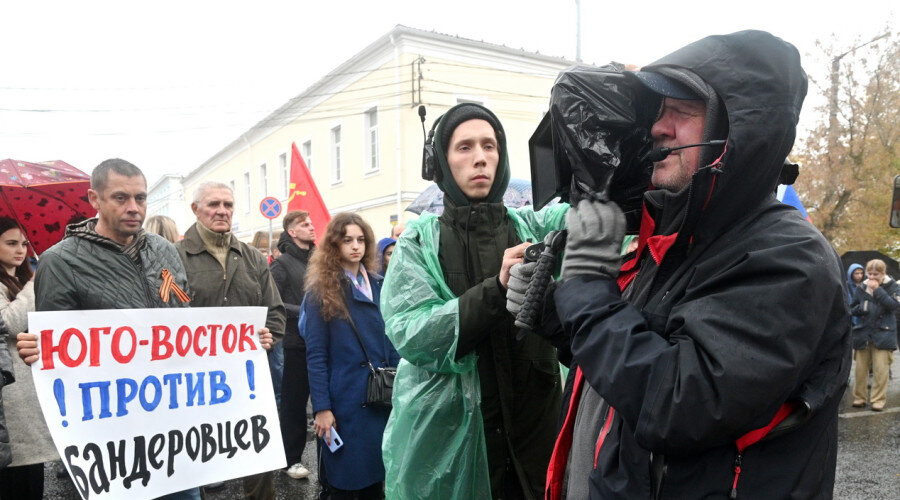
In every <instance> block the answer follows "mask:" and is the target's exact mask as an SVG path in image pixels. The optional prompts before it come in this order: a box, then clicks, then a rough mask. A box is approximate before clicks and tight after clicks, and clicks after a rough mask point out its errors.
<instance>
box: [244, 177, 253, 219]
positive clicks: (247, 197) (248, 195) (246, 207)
mask: <svg viewBox="0 0 900 500" xmlns="http://www.w3.org/2000/svg"><path fill="white" fill-rule="evenodd" d="M251 193H252V191H251V190H250V172H244V200H245V201H244V211H245V212H247V213H248V214H249V213H250V204H251V202H250V198H251V196H252V195H251Z"/></svg>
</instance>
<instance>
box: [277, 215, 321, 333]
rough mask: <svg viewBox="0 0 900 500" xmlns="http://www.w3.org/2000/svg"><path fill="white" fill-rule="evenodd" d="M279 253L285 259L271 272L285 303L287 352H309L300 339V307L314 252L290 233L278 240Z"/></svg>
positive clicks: (281, 259) (284, 233)
mask: <svg viewBox="0 0 900 500" xmlns="http://www.w3.org/2000/svg"><path fill="white" fill-rule="evenodd" d="M278 250H280V251H281V255H280V256H279V257H278V258H277V259H275V261H274V262H272V265H271V266H270V270H271V271H272V279H273V280H275V286H276V287H278V292H279V293H280V294H281V301H282V302H284V311H285V314H286V316H287V323H286V324H285V327H284V341H283V342H284V348H285V349H302V350H306V342H305V341H304V340H303V337H301V336H300V329H299V328H298V327H297V323H298V322H299V321H300V304H302V303H303V293H304V280H305V279H306V267H307V265H308V264H309V257H310V256H311V255H312V252H313V248H310V249H309V250H304V249H302V248H300V247H299V246H297V244H296V243H294V240H293V239H292V238H291V235H289V234H288V233H287V231H285V232H283V233H281V237H280V238H278Z"/></svg>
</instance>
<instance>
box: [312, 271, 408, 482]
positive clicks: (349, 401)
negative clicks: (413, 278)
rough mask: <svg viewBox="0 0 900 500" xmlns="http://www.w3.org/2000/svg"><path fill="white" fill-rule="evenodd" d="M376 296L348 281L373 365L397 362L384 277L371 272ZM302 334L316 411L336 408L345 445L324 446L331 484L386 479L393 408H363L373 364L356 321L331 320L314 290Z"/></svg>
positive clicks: (350, 305)
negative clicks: (384, 444) (384, 453)
mask: <svg viewBox="0 0 900 500" xmlns="http://www.w3.org/2000/svg"><path fill="white" fill-rule="evenodd" d="M369 281H370V283H371V285H372V297H373V299H374V300H369V299H368V298H367V297H366V296H365V295H364V294H363V293H362V292H360V291H359V290H357V289H356V287H354V286H351V285H350V283H349V282H347V283H345V285H344V290H345V296H344V300H345V302H346V304H347V309H348V310H349V311H350V316H351V317H352V318H353V321H354V323H355V324H356V328H357V330H358V331H359V335H360V336H361V337H362V341H363V343H364V344H365V346H366V351H367V352H368V354H369V359H371V361H372V364H373V365H375V366H376V367H380V366H397V363H399V362H400V355H399V354H397V351H396V350H395V349H394V347H393V345H391V342H390V341H389V340H388V338H387V336H385V334H384V320H383V319H382V317H381V310H380V309H379V306H378V304H379V300H380V298H381V284H382V279H381V277H380V276H378V275H376V274H374V273H370V274H369ZM299 327H300V332H301V334H302V335H303V336H304V337H305V338H306V360H307V365H308V368H309V389H310V396H311V397H312V406H313V412H314V413H315V412H319V411H322V410H331V411H332V413H334V418H335V422H336V425H335V427H336V428H337V431H338V434H339V435H340V436H341V438H342V439H343V441H344V446H343V447H341V448H340V449H338V450H337V452H335V453H332V452H331V451H330V450H328V449H327V448H325V449H323V452H322V461H323V463H324V465H325V472H326V474H327V477H328V483H329V484H331V485H332V486H334V487H336V488H339V489H342V490H358V489H362V488H365V487H366V486H369V485H371V484H374V483H377V482H379V481H384V464H383V463H382V461H381V438H382V435H383V434H384V427H385V424H387V419H388V415H389V414H390V410H389V409H385V408H375V407H368V406H367V407H363V406H362V404H363V402H364V401H365V398H366V384H367V382H368V378H369V368H368V365H367V364H366V357H365V355H364V354H363V350H362V348H361V347H360V345H359V342H358V341H357V340H356V336H355V335H354V333H353V330H352V329H351V328H350V323H348V322H347V320H344V319H332V320H331V321H325V320H324V319H323V318H322V314H321V305H320V304H319V303H317V301H316V300H315V298H314V297H313V296H311V294H310V293H307V294H306V297H305V298H304V300H303V305H302V306H301V313H300V323H299Z"/></svg>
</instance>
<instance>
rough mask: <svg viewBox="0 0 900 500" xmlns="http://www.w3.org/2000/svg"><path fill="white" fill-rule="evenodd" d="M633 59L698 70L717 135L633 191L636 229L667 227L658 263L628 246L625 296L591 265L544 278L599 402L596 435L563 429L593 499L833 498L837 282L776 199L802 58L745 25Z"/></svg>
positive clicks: (815, 239) (838, 274)
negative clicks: (638, 206)
mask: <svg viewBox="0 0 900 500" xmlns="http://www.w3.org/2000/svg"><path fill="white" fill-rule="evenodd" d="M643 71H655V72H661V73H664V74H667V75H671V72H672V71H675V72H676V73H677V72H681V73H682V74H692V75H695V76H696V77H699V79H701V80H702V81H703V82H705V83H706V84H708V85H709V86H710V87H711V88H712V89H713V90H714V91H715V93H716V94H718V96H719V98H721V103H722V104H724V107H725V110H726V111H727V127H728V135H727V138H728V142H727V147H726V149H725V152H724V154H723V155H722V156H721V157H720V158H719V159H718V162H716V163H717V164H716V165H715V166H714V168H710V167H707V168H700V169H699V171H698V172H697V173H696V174H695V175H694V176H693V178H692V181H691V183H690V185H689V186H688V187H687V188H686V189H687V191H683V192H682V193H680V194H679V195H677V196H670V197H669V198H670V199H668V200H662V202H660V200H661V199H662V198H664V197H660V196H659V195H654V194H653V193H660V192H659V191H655V192H653V191H651V192H648V193H647V195H646V197H645V200H646V202H645V206H646V207H647V208H648V211H649V214H651V215H645V217H644V220H643V221H642V225H646V224H648V223H649V221H648V218H649V217H651V216H652V215H655V216H656V218H657V220H656V221H655V222H660V224H659V226H660V227H662V226H669V227H670V228H672V229H674V230H675V231H676V232H673V233H672V234H676V236H672V238H673V240H674V241H673V242H672V246H671V247H670V248H669V249H668V251H667V252H665V254H664V256H663V257H662V258H661V261H660V262H659V263H658V265H657V264H656V263H655V262H654V261H652V260H651V259H652V255H650V254H651V252H649V251H645V252H643V254H641V255H639V256H637V257H636V258H637V259H639V260H638V261H637V262H638V263H639V264H640V265H639V269H640V271H639V272H638V273H637V275H636V277H634V278H633V281H632V282H631V284H630V285H629V287H630V289H626V291H625V295H626V296H627V297H628V300H626V299H624V298H623V297H622V293H621V292H620V287H619V286H618V284H617V283H616V281H613V280H610V279H604V278H595V277H581V276H578V277H575V278H572V279H569V280H566V281H565V282H563V283H561V284H560V285H559V287H558V288H557V290H556V292H555V296H554V298H555V306H556V309H557V313H558V314H559V317H560V318H561V319H562V323H563V328H564V330H565V332H566V334H568V335H569V336H570V337H571V342H572V344H571V347H572V352H573V354H574V359H575V362H576V363H577V364H578V365H579V366H580V367H581V371H582V373H583V375H584V380H585V381H586V382H588V383H589V384H590V385H591V387H593V388H594V389H595V390H596V391H597V392H598V393H599V394H600V395H601V396H602V398H603V399H604V401H605V403H604V404H603V406H602V407H601V414H602V415H603V416H604V418H605V422H604V425H602V426H601V427H600V429H602V430H601V431H600V435H599V436H596V435H595V436H578V435H576V436H575V439H591V440H592V443H596V445H595V446H593V447H592V449H593V450H596V451H595V452H594V468H593V470H592V472H591V474H590V492H591V498H629V499H631V498H653V497H655V498H725V497H727V496H728V495H729V494H730V493H731V494H734V493H735V492H736V493H737V495H738V497H739V498H766V499H768V498H830V497H831V496H832V490H833V485H834V472H835V463H836V455H837V410H838V403H839V400H840V398H841V396H842V394H843V392H844V388H845V385H846V382H847V377H848V373H849V369H850V357H849V352H850V351H849V331H850V320H849V312H848V309H847V301H846V292H845V291H844V288H843V277H842V271H841V268H840V264H839V260H838V258H837V255H836V254H835V253H834V250H833V249H832V248H831V246H830V245H829V244H828V242H827V241H826V240H825V238H824V237H823V236H822V235H821V233H820V232H819V231H817V230H816V229H815V228H814V227H813V226H812V225H811V224H809V223H808V222H807V221H805V220H804V219H803V218H801V217H800V216H799V215H798V213H797V211H796V210H795V209H793V208H791V207H788V206H786V205H782V204H781V203H779V202H778V201H776V200H775V198H774V196H773V193H774V191H775V187H776V185H777V182H778V177H779V173H780V169H781V166H782V163H783V161H784V159H785V157H786V156H787V154H788V152H789V151H790V149H791V146H792V144H793V141H794V136H795V129H796V124H797V119H798V116H799V113H800V108H801V105H802V102H803V99H804V96H805V94H806V88H807V83H806V75H805V74H804V72H803V70H802V68H801V66H800V57H799V54H798V53H797V50H796V49H795V48H794V47H793V46H791V45H789V44H787V43H785V42H784V41H782V40H780V39H778V38H775V37H773V36H771V35H769V34H767V33H763V32H758V31H744V32H739V33H734V34H731V35H725V36H712V37H708V38H705V39H702V40H700V41H698V42H695V43H693V44H691V45H688V46H686V47H684V48H682V49H680V50H678V51H676V52H674V53H672V54H670V55H669V56H666V57H664V58H663V59H661V60H659V61H657V62H655V63H653V64H651V65H650V66H647V67H645V68H643ZM707 124H709V120H707ZM707 156H708V155H707ZM714 159H715V157H713V158H712V160H714ZM705 164H707V162H701V165H705ZM651 201H652V202H653V203H651ZM653 205H656V209H655V210H654V207H653ZM673 206H674V207H675V212H676V214H675V215H676V217H675V218H674V219H673V218H672V215H673V214H672V211H671V209H672V207H673ZM667 209H669V210H668V213H667ZM666 220H668V221H672V220H674V221H675V224H674V225H673V224H668V223H666V222H665V221H666ZM665 234H668V232H667V233H665ZM648 263H649V265H648ZM626 266H627V264H626ZM621 279H622V276H620V280H621ZM782 409H783V411H784V412H785V413H788V412H789V416H788V417H787V418H785V419H784V420H783V421H781V422H780V424H778V426H776V427H775V428H774V430H772V431H771V432H769V433H768V434H767V435H766V436H765V438H763V439H762V440H760V441H758V442H756V443H755V444H751V445H750V446H748V447H746V448H745V449H744V450H743V452H742V453H739V452H738V448H737V444H736V443H737V440H738V439H740V438H741V437H742V436H745V435H746V434H747V433H748V432H750V431H753V430H756V429H760V428H764V427H766V426H767V425H768V424H770V423H772V422H773V420H774V418H775V416H776V414H778V413H779V411H780V410H782ZM557 451H559V450H557ZM564 463H565V462H564V458H563V462H562V464H564ZM552 467H553V465H552V464H551V468H552ZM733 489H736V491H732V490H733Z"/></svg>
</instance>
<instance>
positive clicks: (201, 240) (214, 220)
mask: <svg viewBox="0 0 900 500" xmlns="http://www.w3.org/2000/svg"><path fill="white" fill-rule="evenodd" d="M191 210H193V211H194V215H196V216H197V222H196V223H194V224H193V225H192V226H191V227H189V228H188V230H187V231H185V233H184V239H183V240H181V241H179V242H178V243H176V244H175V246H176V248H178V254H179V255H180V256H181V260H182V261H183V262H184V267H185V269H186V270H187V277H188V283H189V286H190V288H191V290H192V291H193V292H194V296H193V303H192V304H191V305H192V306H193V307H224V306H234V307H237V306H264V307H267V308H268V310H269V311H268V315H267V316H266V327H267V328H268V329H269V331H270V332H272V335H273V336H275V337H276V338H279V339H280V338H282V337H283V336H284V325H285V311H284V304H282V302H281V296H280V295H279V293H278V288H276V286H275V282H274V281H273V280H272V275H271V273H270V272H269V266H268V264H267V262H266V259H265V257H263V255H262V254H261V253H260V252H259V250H256V249H255V248H252V247H250V246H249V245H247V244H246V243H244V242H242V241H239V240H238V239H237V238H236V237H235V236H234V235H233V234H232V233H231V216H232V214H233V213H234V193H233V192H232V191H231V188H230V187H228V186H227V185H225V184H222V183H221V182H204V183H203V184H200V186H199V187H198V188H197V190H196V191H195V193H194V201H193V202H192V203H191ZM243 482H244V497H245V498H253V499H271V498H275V485H274V482H273V474H272V472H271V471H270V472H266V473H263V474H257V475H254V476H247V477H245V478H244V481H243Z"/></svg>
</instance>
